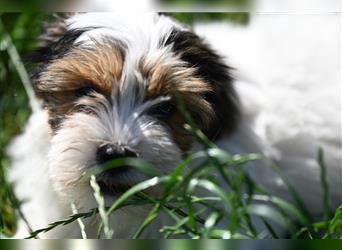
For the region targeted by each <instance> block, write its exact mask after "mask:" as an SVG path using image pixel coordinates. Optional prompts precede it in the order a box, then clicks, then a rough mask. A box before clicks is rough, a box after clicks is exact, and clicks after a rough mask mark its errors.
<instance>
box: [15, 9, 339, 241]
mask: <svg viewBox="0 0 342 250" xmlns="http://www.w3.org/2000/svg"><path fill="white" fill-rule="evenodd" d="M69 23H70V28H80V27H88V26H98V27H102V28H101V29H98V30H97V31H93V32H92V31H90V32H87V33H85V34H84V35H83V36H81V37H80V40H83V41H84V40H87V39H89V38H92V39H101V37H103V35H109V36H114V37H119V38H121V39H123V40H125V41H126V42H127V45H129V46H128V47H129V51H130V57H129V58H130V59H129V60H128V62H126V65H125V68H126V70H125V75H126V78H123V79H122V81H128V80H129V81H132V79H133V80H134V81H138V82H140V83H141V79H140V80H139V76H136V75H135V74H134V73H132V72H134V67H132V65H134V64H135V63H136V60H137V59H138V58H139V55H140V56H141V55H143V54H144V53H145V54H146V53H148V54H149V55H150V56H151V57H150V59H152V58H153V54H154V55H158V56H159V55H161V54H163V53H165V54H166V55H167V54H168V53H167V52H168V51H167V50H166V51H160V50H159V51H158V50H156V41H157V38H158V37H160V35H162V34H167V33H168V32H169V31H170V28H171V27H173V25H178V24H174V23H172V22H171V21H170V20H169V19H168V18H165V17H162V18H160V19H156V16H154V15H147V16H133V17H130V16H129V17H125V16H118V15H113V14H110V13H106V14H104V13H101V14H96V13H95V14H85V15H80V16H77V17H75V18H71V19H70V21H69ZM136 24H137V25H136ZM338 29H339V17H338V15H316V16H314V15H311V16H310V15H299V16H290V15H256V16H253V18H252V20H251V24H250V25H249V26H247V27H237V26H234V25H230V24H224V23H221V24H198V25H196V26H195V30H196V32H197V33H198V34H200V35H203V36H205V37H206V38H207V39H208V40H209V41H210V43H211V44H212V45H213V46H214V47H215V48H216V49H217V50H218V51H219V52H220V53H221V54H222V55H226V56H227V61H228V64H229V65H231V66H233V67H235V68H237V71H236V72H235V73H236V78H237V82H236V84H235V85H236V88H237V91H238V94H239V96H240V99H241V101H242V105H243V120H242V121H241V123H240V125H239V127H238V130H237V131H236V132H235V133H234V134H233V136H231V137H229V138H223V139H222V140H220V141H219V142H218V145H219V146H221V147H222V148H224V149H227V150H229V151H230V152H232V153H247V152H260V153H262V154H263V155H264V156H265V157H267V158H268V159H271V160H275V162H276V163H277V164H278V165H279V166H280V168H281V170H282V171H283V173H284V174H285V175H287V176H288V177H289V179H290V180H291V182H292V183H293V184H294V185H295V187H296V188H297V189H298V190H299V191H300V194H301V195H302V196H303V198H304V199H305V202H306V204H307V205H308V207H309V209H310V211H311V212H312V213H314V214H317V213H319V212H321V211H322V207H321V204H322V197H321V189H320V185H319V168H318V165H317V163H316V156H317V150H318V146H321V147H323V148H324V150H325V156H326V163H327V167H328V176H329V185H330V191H331V202H332V204H333V205H334V206H335V207H336V206H337V205H339V204H341V203H342V193H341V191H340V190H342V183H341V180H342V168H341V147H342V145H341V121H340V120H339V119H338V118H339V116H340V109H341V106H340V97H341V96H340V93H341V92H340V85H339V84H340V80H341V79H340V74H339V67H340V61H339V58H338V57H339V54H340V53H339V37H338V35H337V34H338V33H337V32H336V31H337V30H338ZM318 30H319V34H318ZM89 41H90V43H89V44H90V45H91V40H89ZM151 52H152V53H151ZM122 86H125V84H123V85H122ZM122 93H127V96H126V98H125V99H124V105H121V107H122V106H123V107H124V109H121V110H115V108H112V107H109V105H108V104H106V103H104V104H105V105H104V106H107V108H108V109H110V112H109V114H110V115H108V112H105V110H104V109H103V108H99V109H100V112H99V113H100V116H99V117H98V118H95V117H92V116H89V115H85V114H75V115H73V116H72V117H70V118H69V119H68V120H67V122H66V124H64V125H63V129H62V130H61V131H60V132H59V133H58V134H57V135H56V136H55V137H54V138H53V139H52V140H51V139H50V138H49V136H48V133H47V123H46V115H45V113H44V112H43V111H38V112H35V113H34V114H33V115H32V117H31V118H30V121H29V123H28V125H27V126H26V129H25V131H24V133H23V134H22V135H21V136H19V137H18V138H17V139H16V140H15V141H14V143H13V144H12V145H11V146H10V148H9V154H10V156H11V157H12V162H13V164H12V168H11V170H10V179H11V180H12V181H14V182H15V183H16V188H15V192H16V194H17V195H18V197H19V199H28V202H26V203H24V204H23V206H22V209H23V212H24V213H25V214H26V216H27V217H28V219H29V221H30V223H31V224H32V227H33V228H34V229H38V228H41V227H44V226H46V225H47V224H48V223H49V222H53V221H56V220H58V219H61V218H64V217H66V216H67V215H69V214H70V213H71V209H70V205H69V204H68V199H69V198H68V197H64V198H61V196H60V194H63V193H64V194H71V195H72V196H73V197H72V199H73V200H76V201H77V202H76V203H77V204H76V205H77V207H78V210H80V211H83V210H87V209H89V208H91V207H94V206H96V204H95V201H94V199H93V197H92V195H91V190H90V189H89V187H88V186H87V185H84V187H81V186H80V185H82V184H79V183H78V184H77V185H76V186H75V185H74V182H73V181H75V180H77V179H78V178H79V177H80V176H81V174H82V173H83V172H84V170H85V168H86V167H87V166H89V165H92V164H93V163H94V151H95V147H96V145H97V144H96V143H94V141H92V140H91V139H92V138H94V139H96V140H97V141H99V143H100V142H101V141H117V140H120V141H122V142H130V143H132V141H133V145H134V146H135V147H136V149H138V150H139V151H140V152H139V153H140V154H141V155H142V156H143V158H144V159H146V160H148V161H150V162H151V163H152V164H155V165H156V166H161V165H163V166H164V164H163V162H165V161H169V162H174V163H176V162H178V161H179V158H180V152H179V151H178V149H177V148H176V147H175V146H174V144H173V143H172V142H171V141H170V140H169V139H168V138H169V135H168V132H167V131H165V130H164V129H163V128H162V127H161V126H159V125H157V124H155V123H154V122H153V120H149V118H148V117H144V116H139V113H141V112H142V111H143V110H145V109H146V108H147V106H148V105H152V104H151V103H150V104H146V105H147V106H142V104H141V102H139V101H137V102H135V103H131V102H130V101H129V100H131V99H132V98H131V96H130V93H131V91H130V90H129V89H127V91H124V90H123V92H122ZM144 105H145V104H144ZM94 108H97V107H94ZM125 109H126V110H125ZM119 136H121V138H120V137H119ZM89 139H90V140H89ZM66 142H67V143H66ZM70 143H71V144H72V146H73V147H75V148H76V149H77V150H73V149H70V150H68V147H69V146H70V145H71V144H70ZM154 147H156V150H157V151H158V153H156V152H157V151H155V152H153V150H151V148H154ZM47 162H48V164H47ZM47 165H48V166H47ZM70 166H73V167H72V168H71V167H70ZM166 171H168V170H166ZM249 172H250V174H251V176H252V178H254V179H255V180H256V181H258V182H259V183H260V184H262V185H264V186H266V187H267V188H268V190H269V191H270V192H272V193H274V194H276V195H280V196H281V197H285V198H289V197H288V192H287V190H286V188H285V186H284V184H283V183H282V182H281V180H280V179H279V178H278V177H277V176H276V175H275V174H274V173H273V172H272V171H271V170H270V169H269V167H268V166H267V163H266V162H255V163H253V164H251V166H249ZM137 178H140V177H137ZM50 179H52V180H53V183H54V188H52V185H51V182H50ZM75 183H76V182H75ZM56 192H57V193H56ZM75 197H76V199H75ZM110 201H111V200H107V202H110ZM146 211H147V210H142V211H133V210H132V209H127V210H122V211H120V212H119V213H116V214H115V215H114V216H113V217H112V218H111V224H112V226H113V227H114V237H116V238H127V237H130V236H132V233H133V232H134V231H135V230H136V227H137V226H138V225H139V223H140V222H141V220H142V219H143V215H144V213H146ZM163 220H165V218H159V219H158V220H157V221H156V224H155V226H154V227H151V230H147V231H146V233H145V235H144V237H150V238H151V237H158V236H159V235H158V233H157V231H156V230H155V229H156V228H158V225H159V224H162V222H163ZM89 223H90V225H95V224H91V223H96V221H89V222H87V223H86V224H87V225H89ZM94 228H96V227H95V226H89V227H88V229H89V230H88V231H87V234H88V237H94V236H95V232H94V231H93V230H92V229H94ZM62 229H63V230H61V231H51V234H45V235H42V236H43V237H56V238H58V237H65V238H75V237H80V235H81V234H80V232H79V230H78V226H77V224H76V223H74V225H72V226H69V227H67V228H62ZM23 236H27V232H26V230H25V228H24V227H21V228H20V231H19V232H18V235H17V237H23Z"/></svg>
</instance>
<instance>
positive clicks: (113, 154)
mask: <svg viewBox="0 0 342 250" xmlns="http://www.w3.org/2000/svg"><path fill="white" fill-rule="evenodd" d="M137 156H138V155H137V153H136V152H135V151H134V150H133V149H131V148H130V147H128V146H125V145H119V144H114V143H110V144H105V145H102V146H101V147H99V148H98V149H97V154H96V160H97V162H98V163H100V164H101V163H104V162H106V161H110V160H114V159H117V158H121V157H137Z"/></svg>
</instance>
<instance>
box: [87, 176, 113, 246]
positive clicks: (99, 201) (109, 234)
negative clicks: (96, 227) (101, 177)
mask: <svg viewBox="0 0 342 250" xmlns="http://www.w3.org/2000/svg"><path fill="white" fill-rule="evenodd" d="M90 186H91V187H92V188H93V190H94V197H95V200H96V202H97V205H98V209H99V214H100V217H101V220H102V223H103V231H104V234H105V237H106V239H111V238H112V237H113V230H112V229H110V227H109V219H108V214H107V212H106V205H105V200H104V198H103V196H102V195H101V191H100V186H99V185H98V184H97V182H96V178H95V176H94V175H92V176H91V177H90Z"/></svg>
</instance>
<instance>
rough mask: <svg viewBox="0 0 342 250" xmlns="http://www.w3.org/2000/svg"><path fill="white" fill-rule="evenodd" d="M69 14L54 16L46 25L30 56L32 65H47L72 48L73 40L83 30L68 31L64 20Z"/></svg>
mask: <svg viewBox="0 0 342 250" xmlns="http://www.w3.org/2000/svg"><path fill="white" fill-rule="evenodd" d="M69 16H70V14H63V15H56V16H55V17H54V20H53V21H52V22H50V23H46V24H45V25H44V27H43V31H42V34H41V35H40V36H39V37H38V48H37V49H36V50H35V51H34V52H33V53H32V54H31V55H30V57H29V59H30V61H31V62H33V63H44V64H45V63H48V62H50V61H51V60H54V59H57V58H60V57H62V56H63V55H64V54H65V53H66V52H68V51H69V49H70V48H71V47H72V46H73V43H74V42H75V40H76V39H77V38H78V37H79V36H80V35H81V34H82V33H83V32H84V30H68V29H67V24H66V19H67V18H68V17H69Z"/></svg>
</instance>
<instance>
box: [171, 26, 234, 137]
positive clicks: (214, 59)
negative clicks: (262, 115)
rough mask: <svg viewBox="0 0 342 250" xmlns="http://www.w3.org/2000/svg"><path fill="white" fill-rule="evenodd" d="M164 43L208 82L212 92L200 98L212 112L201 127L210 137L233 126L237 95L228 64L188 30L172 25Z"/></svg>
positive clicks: (230, 129)
mask: <svg viewBox="0 0 342 250" xmlns="http://www.w3.org/2000/svg"><path fill="white" fill-rule="evenodd" d="M165 45H172V49H173V51H174V52H175V53H176V54H179V55H180V57H181V59H182V60H183V61H185V62H187V63H188V64H189V66H191V67H194V68H196V69H197V72H196V74H197V76H199V77H201V78H202V79H204V80H205V81H207V82H208V83H210V84H211V85H212V88H213V90H214V91H213V92H211V93H207V94H206V95H205V96H204V98H205V99H206V100H207V101H209V102H210V103H211V104H212V106H213V108H214V110H215V113H216V120H215V121H213V123H212V124H211V127H210V128H209V129H207V130H205V131H203V132H204V133H205V134H206V135H207V137H208V138H209V139H211V140H215V139H217V138H218V137H219V136H220V134H221V133H222V132H224V131H228V132H231V131H233V130H234V129H235V127H236V124H237V122H238V119H239V108H238V98H237V96H236V93H235V90H234V88H233V85H232V82H233V77H232V76H231V74H230V71H231V69H232V68H230V67H229V66H227V65H226V64H225V63H224V62H223V60H222V58H221V57H220V56H219V55H218V54H216V53H215V52H214V51H213V50H212V49H211V48H210V47H209V46H208V45H207V44H206V43H204V42H203V40H202V39H201V38H199V37H198V36H197V35H195V34H194V33H192V32H190V31H181V30H177V29H174V30H173V31H172V33H171V34H170V36H169V37H168V39H167V40H166V42H165Z"/></svg>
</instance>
